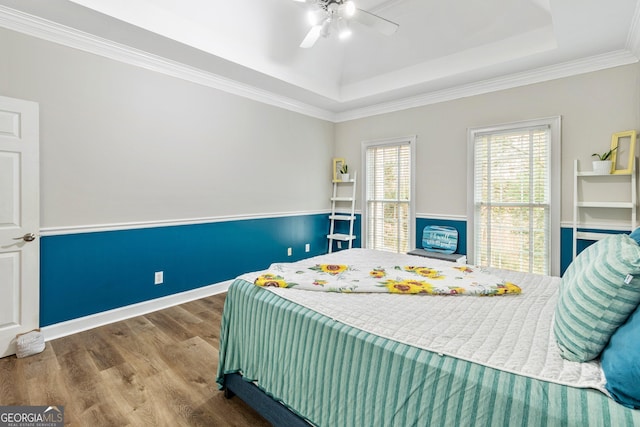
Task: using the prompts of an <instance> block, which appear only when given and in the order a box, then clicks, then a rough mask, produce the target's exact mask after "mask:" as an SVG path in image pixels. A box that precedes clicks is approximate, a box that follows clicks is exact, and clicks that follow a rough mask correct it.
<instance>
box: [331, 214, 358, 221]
mask: <svg viewBox="0 0 640 427" xmlns="http://www.w3.org/2000/svg"><path fill="white" fill-rule="evenodd" d="M329 219H335V220H337V221H351V220H352V219H353V220H355V219H356V216H355V215H329Z"/></svg>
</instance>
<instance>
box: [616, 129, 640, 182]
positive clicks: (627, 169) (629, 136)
mask: <svg viewBox="0 0 640 427" xmlns="http://www.w3.org/2000/svg"><path fill="white" fill-rule="evenodd" d="M636 137H637V134H636V131H635V130H628V131H625V132H616V133H614V134H613V136H611V149H612V150H614V151H613V154H612V155H611V161H612V162H613V172H611V173H613V174H616V175H628V174H630V173H631V171H632V170H633V163H634V160H635V155H636Z"/></svg>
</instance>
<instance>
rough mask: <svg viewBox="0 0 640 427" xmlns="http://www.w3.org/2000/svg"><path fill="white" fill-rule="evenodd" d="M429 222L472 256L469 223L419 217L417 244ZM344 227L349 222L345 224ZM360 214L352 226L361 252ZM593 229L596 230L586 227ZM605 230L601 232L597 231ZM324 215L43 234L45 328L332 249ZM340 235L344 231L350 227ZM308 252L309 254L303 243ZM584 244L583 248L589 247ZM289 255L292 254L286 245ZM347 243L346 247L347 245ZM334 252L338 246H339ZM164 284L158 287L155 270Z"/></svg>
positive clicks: (565, 259) (567, 232) (565, 251)
mask: <svg viewBox="0 0 640 427" xmlns="http://www.w3.org/2000/svg"><path fill="white" fill-rule="evenodd" d="M427 225H446V226H451V227H454V228H456V229H457V230H458V251H457V252H458V253H461V254H466V253H467V223H466V221H454V220H437V219H426V218H418V219H417V220H416V243H417V246H418V247H420V246H421V241H422V230H423V229H424V227H425V226H427ZM341 226H342V227H345V226H346V223H343V224H341ZM360 230H361V224H360V215H357V220H356V223H355V226H354V231H355V234H356V235H357V239H356V240H355V241H354V243H353V246H354V247H356V248H357V247H361V240H360ZM585 231H596V230H585ZM599 231H602V230H599ZM328 232H329V221H328V219H327V214H314V215H300V216H286V217H275V218H265V219H250V220H237V221H224V222H213V223H207V224H194V225H180V226H167V227H155V228H142V229H133V230H121V231H105V232H90V233H78V234H65V235H55V236H44V237H42V239H41V280H40V301H41V303H40V325H41V326H48V325H52V324H55V323H59V322H63V321H66V320H71V319H76V318H79V317H83V316H88V315H91V314H95V313H100V312H103V311H106V310H110V309H114V308H119V307H124V306H127V305H130V304H135V303H138V302H142V301H147V300H151V299H154V298H159V297H163V296H167V295H172V294H176V293H179V292H184V291H188V290H192V289H196V288H200V287H202V286H207V285H210V284H213V283H218V282H222V281H225V280H229V279H232V278H234V277H236V276H238V275H240V274H242V273H245V272H247V271H254V270H261V269H264V268H267V267H268V266H269V264H271V263H273V262H288V261H296V260H299V259H302V258H307V257H310V256H315V255H320V254H324V253H326V252H327V248H328V245H327V239H326V235H327V233H328ZM336 232H342V233H347V232H348V229H347V228H337V229H336ZM307 243H309V244H310V252H305V251H304V249H305V244H307ZM586 246H587V244H586V242H584V243H583V244H581V245H580V246H579V248H578V249H579V250H582V249H584V247H586ZM289 247H290V248H292V250H293V254H292V256H287V248H289ZM345 247H346V244H343V248H345ZM334 250H337V247H336V246H335V243H334ZM571 258H572V229H571V228H563V229H561V271H562V272H563V273H564V271H565V270H566V268H567V267H568V265H569V264H570V263H571ZM156 271H163V272H164V283H163V284H161V285H154V282H153V280H154V273H155V272H156Z"/></svg>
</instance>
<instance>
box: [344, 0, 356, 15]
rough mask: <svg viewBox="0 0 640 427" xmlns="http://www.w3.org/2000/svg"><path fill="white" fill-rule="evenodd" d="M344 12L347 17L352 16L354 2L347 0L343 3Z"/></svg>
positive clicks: (354, 11) (354, 7) (354, 6)
mask: <svg viewBox="0 0 640 427" xmlns="http://www.w3.org/2000/svg"><path fill="white" fill-rule="evenodd" d="M343 5H344V14H345V16H347V17H352V16H353V15H355V13H356V4H355V3H354V2H353V1H352V0H347V1H346V2H344V3H343Z"/></svg>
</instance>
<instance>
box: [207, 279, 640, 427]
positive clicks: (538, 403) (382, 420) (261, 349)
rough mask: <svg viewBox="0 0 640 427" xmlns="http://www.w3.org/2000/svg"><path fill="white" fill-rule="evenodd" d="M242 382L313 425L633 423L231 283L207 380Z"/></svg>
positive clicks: (551, 386)
mask: <svg viewBox="0 0 640 427" xmlns="http://www.w3.org/2000/svg"><path fill="white" fill-rule="evenodd" d="M232 372H241V373H242V374H243V375H244V377H245V379H247V380H252V381H256V383H257V385H258V387H260V388H261V389H262V390H264V391H266V392H267V394H268V395H270V396H272V397H273V398H274V399H275V400H278V401H281V402H282V403H284V404H285V405H286V406H287V407H289V408H291V409H292V410H293V411H294V412H296V413H297V414H299V415H301V416H303V417H304V418H306V419H308V420H309V421H310V422H311V423H312V424H313V425H318V426H344V427H350V426H402V427H404V426H409V425H420V426H427V425H429V426H431V425H434V426H435V425H440V426H459V425H469V426H471V425H477V426H507V425H518V426H556V425H564V426H580V427H582V426H586V425H589V426H591V425H593V426H634V425H635V426H640V411H634V410H632V409H629V408H625V407H623V406H622V405H619V404H617V403H616V402H614V401H613V400H612V399H610V398H608V397H607V396H605V395H604V394H602V393H601V392H599V391H596V390H593V389H581V388H574V387H567V386H563V385H560V384H555V383H549V382H546V381H541V380H537V379H533V378H529V377H525V376H521V375H515V374H511V373H508V372H505V371H501V370H498V369H494V368H488V367H485V366H482V365H479V364H476V363H472V362H467V361H464V360H460V359H457V358H454V357H449V356H443V355H439V354H438V353H434V352H430V351H427V350H422V349H419V348H417V347H413V346H410V345H406V344H402V343H400V342H397V341H393V340H389V339H385V338H382V337H380V336H377V335H374V334H370V333H367V332H364V331H362V330H360V329H357V328H354V327H351V326H348V325H346V324H344V323H341V322H336V321H335V320H333V319H331V318H329V317H327V316H324V315H321V314H319V313H317V312H314V311H312V310H310V309H307V308H305V307H303V306H300V305H298V304H296V303H293V302H291V301H288V300H286V299H284V298H281V297H279V296H278V295H276V294H274V293H273V292H270V291H268V290H265V289H263V288H259V287H256V286H254V285H253V284H251V283H249V282H246V281H243V280H236V281H235V282H234V283H233V284H232V285H231V287H230V288H229V293H228V295H227V299H226V301H225V309H224V313H223V319H222V329H221V335H220V357H219V364H218V374H217V381H218V383H219V384H220V386H223V385H224V379H223V376H224V374H225V373H232Z"/></svg>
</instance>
